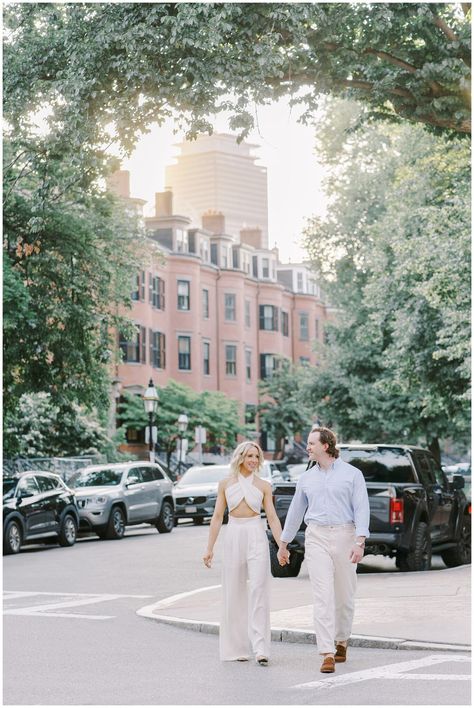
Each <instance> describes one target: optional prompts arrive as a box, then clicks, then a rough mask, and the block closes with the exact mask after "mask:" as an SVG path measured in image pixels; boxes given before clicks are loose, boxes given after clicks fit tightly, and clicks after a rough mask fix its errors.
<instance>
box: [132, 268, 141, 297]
mask: <svg viewBox="0 0 474 708" xmlns="http://www.w3.org/2000/svg"><path fill="white" fill-rule="evenodd" d="M131 298H132V300H139V299H140V273H137V274H136V275H134V276H133V278H132V293H131Z"/></svg>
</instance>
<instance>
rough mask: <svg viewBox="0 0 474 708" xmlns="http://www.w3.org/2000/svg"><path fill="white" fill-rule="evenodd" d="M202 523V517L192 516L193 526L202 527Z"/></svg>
mask: <svg viewBox="0 0 474 708" xmlns="http://www.w3.org/2000/svg"><path fill="white" fill-rule="evenodd" d="M203 523H204V519H203V518H202V516H194V517H193V524H194V525H195V526H202V524H203Z"/></svg>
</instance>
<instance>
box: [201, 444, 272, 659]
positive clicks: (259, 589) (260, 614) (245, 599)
mask: <svg viewBox="0 0 474 708" xmlns="http://www.w3.org/2000/svg"><path fill="white" fill-rule="evenodd" d="M263 461H264V458H263V452H262V450H261V448H260V447H259V445H257V444H256V443H254V442H242V443H240V445H238V447H237V448H236V450H235V452H234V454H233V456H232V459H231V463H230V475H229V477H228V478H226V479H224V480H222V481H221V482H220V483H219V489H218V493H217V502H216V507H215V510H214V514H213V517H212V519H211V525H210V529H209V540H208V544H207V550H206V553H205V554H204V556H203V561H204V565H206V566H207V567H208V568H210V567H211V562H212V558H213V555H214V554H213V549H214V544H215V542H216V540H217V536H218V535H219V531H220V528H221V526H222V520H223V518H224V512H225V509H226V507H228V509H229V523H228V526H227V529H226V534H225V542H224V555H223V572H222V589H223V598H222V599H223V602H222V605H223V606H222V615H221V625H220V633H219V654H220V659H221V661H247V660H248V658H249V645H250V646H251V648H252V652H253V654H254V656H255V660H256V662H257V664H259V665H260V666H267V664H268V657H269V654H270V555H269V549H268V540H267V535H266V533H265V528H264V525H263V523H262V520H261V518H260V511H261V508H262V506H263V508H264V509H265V513H266V515H267V519H268V523H269V525H270V528H271V530H272V533H273V537H274V538H275V541H276V542H277V543H278V544H280V535H281V525H280V521H279V519H278V516H277V515H276V512H275V507H274V506H273V501H272V488H271V485H270V484H269V483H268V482H266V481H264V480H263V479H260V477H259V476H258V471H259V469H260V467H261V466H262V464H263ZM247 580H248V584H247Z"/></svg>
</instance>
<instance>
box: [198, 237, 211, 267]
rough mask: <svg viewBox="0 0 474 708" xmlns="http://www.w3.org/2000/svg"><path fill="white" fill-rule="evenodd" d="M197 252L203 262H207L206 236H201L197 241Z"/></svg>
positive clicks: (207, 244) (207, 242) (207, 247)
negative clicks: (198, 241)
mask: <svg viewBox="0 0 474 708" xmlns="http://www.w3.org/2000/svg"><path fill="white" fill-rule="evenodd" d="M199 252H200V255H201V259H202V260H203V262H204V263H209V241H208V239H207V238H201V241H200V243H199Z"/></svg>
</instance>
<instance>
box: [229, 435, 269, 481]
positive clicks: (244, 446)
mask: <svg viewBox="0 0 474 708" xmlns="http://www.w3.org/2000/svg"><path fill="white" fill-rule="evenodd" d="M251 447H254V448H255V449H256V450H257V452H258V467H257V469H256V470H255V472H257V474H258V471H259V470H260V467H261V466H262V465H263V462H264V457H263V452H262V448H261V447H260V445H258V444H257V443H255V442H251V441H250V440H244V442H241V443H240V444H239V445H237V447H236V448H235V450H234V452H233V454H232V459H231V461H230V477H237V475H238V473H239V472H240V466H241V464H242V463H243V461H244V457H245V455H246V454H247V452H248V451H249V450H250V448H251Z"/></svg>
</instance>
